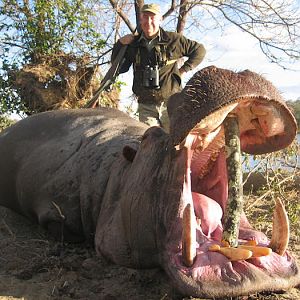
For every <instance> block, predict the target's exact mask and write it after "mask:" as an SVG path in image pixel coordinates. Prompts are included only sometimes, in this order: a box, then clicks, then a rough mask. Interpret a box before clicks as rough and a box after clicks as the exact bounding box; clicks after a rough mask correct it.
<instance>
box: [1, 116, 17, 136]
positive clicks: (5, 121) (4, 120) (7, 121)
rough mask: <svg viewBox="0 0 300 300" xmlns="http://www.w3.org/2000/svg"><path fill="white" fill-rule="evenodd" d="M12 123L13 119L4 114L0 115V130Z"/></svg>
mask: <svg viewBox="0 0 300 300" xmlns="http://www.w3.org/2000/svg"><path fill="white" fill-rule="evenodd" d="M14 123H15V121H14V120H12V119H10V118H8V117H7V116H5V115H0V132H1V131H2V130H3V129H5V128H7V127H9V126H11V125H13V124H14Z"/></svg>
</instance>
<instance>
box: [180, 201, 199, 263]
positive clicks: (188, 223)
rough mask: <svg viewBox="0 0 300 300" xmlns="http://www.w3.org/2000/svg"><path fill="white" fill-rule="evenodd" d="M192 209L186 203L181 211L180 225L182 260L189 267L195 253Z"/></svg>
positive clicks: (194, 229)
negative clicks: (181, 226)
mask: <svg viewBox="0 0 300 300" xmlns="http://www.w3.org/2000/svg"><path fill="white" fill-rule="evenodd" d="M195 222H196V220H195V214H194V209H193V207H192V206H191V204H190V203H189V204H187V205H186V207H185V209H184V211H183V218H182V225H183V233H182V260H183V263H184V265H185V266H187V267H191V266H192V265H193V263H194V260H195V257H196V255H197V250H196V224H195Z"/></svg>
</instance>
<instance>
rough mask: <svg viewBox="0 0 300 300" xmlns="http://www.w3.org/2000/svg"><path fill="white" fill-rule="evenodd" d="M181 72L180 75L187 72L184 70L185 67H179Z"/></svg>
mask: <svg viewBox="0 0 300 300" xmlns="http://www.w3.org/2000/svg"><path fill="white" fill-rule="evenodd" d="M179 73H180V76H182V75H183V74H184V73H186V72H185V70H184V69H183V68H180V69H179Z"/></svg>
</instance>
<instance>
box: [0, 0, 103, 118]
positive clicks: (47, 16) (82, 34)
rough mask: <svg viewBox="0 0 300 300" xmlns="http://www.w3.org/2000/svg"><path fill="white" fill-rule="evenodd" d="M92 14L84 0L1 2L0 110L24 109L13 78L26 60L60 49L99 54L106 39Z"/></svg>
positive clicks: (64, 51) (56, 53)
mask: <svg viewBox="0 0 300 300" xmlns="http://www.w3.org/2000/svg"><path fill="white" fill-rule="evenodd" d="M93 18H95V14H94V10H93V7H92V6H91V7H89V6H88V5H87V4H86V3H85V2H84V1H82V0H31V1H27V0H21V1H16V0H3V1H1V2H0V36H1V38H0V54H1V57H2V61H1V62H0V69H1V70H0V88H1V92H0V113H3V112H12V111H20V110H24V105H23V106H22V100H21V99H20V97H19V95H18V91H17V90H15V89H14V87H13V84H12V82H13V81H14V80H16V74H17V71H19V70H20V69H21V68H22V67H23V66H24V65H25V64H35V63H37V62H38V63H40V62H41V61H42V60H43V57H49V56H55V55H60V54H61V53H72V54H74V55H78V56H84V55H88V56H89V57H95V58H96V57H98V56H99V50H100V49H101V48H103V46H104V45H105V41H104V40H103V39H101V35H100V33H99V32H98V31H97V30H96V28H95V23H94V22H93ZM95 61H96V59H95Z"/></svg>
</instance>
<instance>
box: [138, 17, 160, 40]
mask: <svg viewBox="0 0 300 300" xmlns="http://www.w3.org/2000/svg"><path fill="white" fill-rule="evenodd" d="M161 19H162V18H161V15H160V14H154V13H151V12H144V13H141V16H140V23H141V28H142V31H143V33H144V35H145V36H146V38H147V39H150V38H153V37H155V35H156V34H157V32H158V30H159V25H160V23H161Z"/></svg>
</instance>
